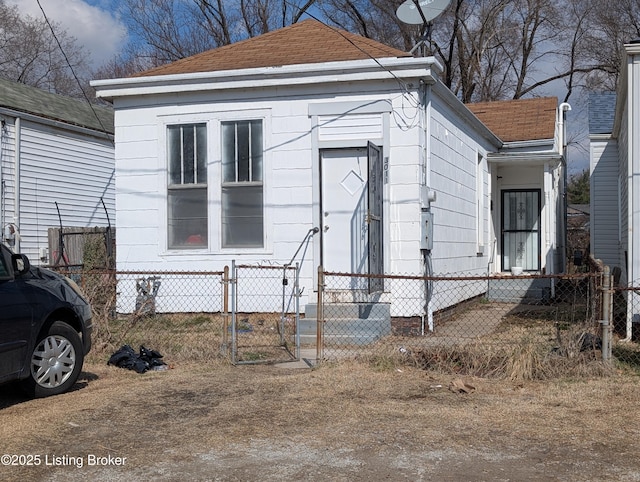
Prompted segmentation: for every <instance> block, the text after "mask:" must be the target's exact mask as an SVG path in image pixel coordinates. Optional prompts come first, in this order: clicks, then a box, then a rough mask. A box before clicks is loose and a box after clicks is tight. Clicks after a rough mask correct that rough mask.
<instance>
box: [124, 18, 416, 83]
mask: <svg viewBox="0 0 640 482" xmlns="http://www.w3.org/2000/svg"><path fill="white" fill-rule="evenodd" d="M385 57H411V54H409V53H407V52H403V51H402V50H398V49H395V48H392V47H389V46H387V45H384V44H382V43H380V42H376V41H375V40H371V39H368V38H365V37H361V36H359V35H355V34H352V33H349V32H346V31H344V30H339V29H337V28H333V27H329V26H327V25H324V24H323V23H321V22H318V21H317V20H303V21H302V22H298V23H295V24H293V25H290V26H289V27H285V28H282V29H279V30H274V31H273V32H269V33H266V34H263V35H260V36H258V37H253V38H250V39H247V40H243V41H241V42H237V43H234V44H231V45H225V46H224V47H219V48H217V49H213V50H208V51H206V52H202V53H200V54H197V55H193V56H191V57H186V58H184V59H181V60H178V61H176V62H173V63H171V64H167V65H162V66H160V67H156V68H154V69H150V70H147V71H145V72H141V73H139V74H136V75H135V76H136V77H143V76H151V75H171V74H190V73H195V72H215V71H221V70H235V69H249V68H256V67H279V66H282V65H295V64H314V63H320V62H334V61H345V60H362V59H369V58H385Z"/></svg>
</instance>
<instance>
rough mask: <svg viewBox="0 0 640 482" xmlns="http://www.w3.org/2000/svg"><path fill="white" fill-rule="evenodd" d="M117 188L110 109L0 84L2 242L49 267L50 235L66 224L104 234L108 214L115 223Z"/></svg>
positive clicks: (8, 83) (24, 87)
mask: <svg viewBox="0 0 640 482" xmlns="http://www.w3.org/2000/svg"><path fill="white" fill-rule="evenodd" d="M114 181H115V179H114V144H113V111H112V110H111V109H107V108H104V107H98V106H90V105H89V104H88V103H86V102H82V101H80V100H76V99H72V98H69V97H65V96H61V95H56V94H51V93H49V92H45V91H43V90H41V89H36V88H33V87H29V86H26V85H24V84H20V83H16V82H10V81H7V80H2V79H0V226H2V241H3V242H5V243H6V244H8V245H10V246H11V247H12V248H13V249H14V250H16V251H20V252H22V253H24V254H26V255H28V256H29V259H30V260H31V262H32V263H33V264H47V263H48V259H49V258H48V253H47V252H46V251H47V245H48V243H47V230H48V228H50V227H59V225H60V219H61V220H62V224H63V225H64V226H74V227H92V226H106V225H107V223H108V220H107V212H108V213H109V214H108V215H109V217H110V220H111V221H112V222H114V221H115V188H114ZM56 203H57V207H56ZM103 203H104V204H103ZM105 206H106V212H105ZM58 211H59V215H58Z"/></svg>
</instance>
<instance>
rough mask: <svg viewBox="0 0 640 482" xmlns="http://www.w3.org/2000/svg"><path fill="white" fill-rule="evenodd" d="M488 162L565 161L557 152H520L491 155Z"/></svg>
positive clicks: (539, 162)
mask: <svg viewBox="0 0 640 482" xmlns="http://www.w3.org/2000/svg"><path fill="white" fill-rule="evenodd" d="M487 160H488V161H489V162H493V163H496V164H498V163H501V164H505V163H522V162H529V163H538V164H541V163H545V162H549V161H555V162H560V161H562V160H563V157H562V156H561V155H560V154H558V153H557V152H547V153H540V152H518V153H504V152H498V153H489V154H487Z"/></svg>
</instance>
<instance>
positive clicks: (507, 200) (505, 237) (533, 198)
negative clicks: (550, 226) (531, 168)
mask: <svg viewBox="0 0 640 482" xmlns="http://www.w3.org/2000/svg"><path fill="white" fill-rule="evenodd" d="M514 266H519V267H521V268H523V269H524V271H539V270H540V190H539V189H534V190H530V191H527V190H505V191H502V270H503V271H509V270H510V269H511V268H512V267H514Z"/></svg>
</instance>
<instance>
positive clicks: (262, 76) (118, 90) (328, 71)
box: [91, 57, 442, 98]
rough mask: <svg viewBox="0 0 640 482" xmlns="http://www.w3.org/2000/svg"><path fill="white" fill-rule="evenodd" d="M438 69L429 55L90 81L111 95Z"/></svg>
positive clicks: (403, 75) (428, 74) (427, 75)
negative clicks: (427, 56)
mask: <svg viewBox="0 0 640 482" xmlns="http://www.w3.org/2000/svg"><path fill="white" fill-rule="evenodd" d="M441 70H442V68H441V66H440V65H439V64H438V63H437V62H436V60H435V59H433V58H432V57H429V58H413V57H410V58H409V57H408V58H393V59H379V60H372V59H369V60H358V61H349V62H327V63H322V64H302V65H293V66H283V67H265V68H257V69H243V70H227V71H219V72H198V73H193V74H176V75H161V76H153V77H130V78H126V79H106V80H94V81H92V82H91V85H92V87H94V88H95V89H96V91H97V96H98V97H103V98H114V97H123V96H137V95H155V94H170V93H177V92H197V91H214V90H230V89H251V88H257V87H260V88H262V87H280V86H293V85H310V84H323V83H337V82H355V81H366V80H393V79H395V78H398V79H402V80H404V79H411V78H420V79H425V81H434V79H435V76H437V75H438V72H440V71H441Z"/></svg>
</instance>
